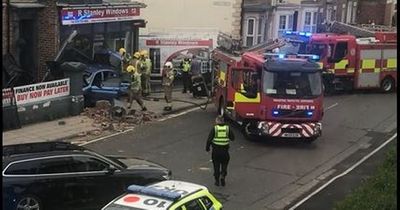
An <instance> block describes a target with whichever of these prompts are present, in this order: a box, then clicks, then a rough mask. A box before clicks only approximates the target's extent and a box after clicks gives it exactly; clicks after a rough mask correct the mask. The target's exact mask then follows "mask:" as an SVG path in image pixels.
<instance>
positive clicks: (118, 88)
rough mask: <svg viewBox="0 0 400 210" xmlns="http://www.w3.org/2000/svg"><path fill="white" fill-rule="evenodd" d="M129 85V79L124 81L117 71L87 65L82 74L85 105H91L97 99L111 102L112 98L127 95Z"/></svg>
mask: <svg viewBox="0 0 400 210" xmlns="http://www.w3.org/2000/svg"><path fill="white" fill-rule="evenodd" d="M129 85H130V83H129V81H124V80H123V79H122V76H121V75H120V73H119V72H116V71H114V70H111V69H97V68H93V67H92V66H89V67H88V68H87V69H86V71H85V72H84V74H83V96H84V98H85V106H93V105H95V103H96V101H99V100H107V101H110V103H111V104H113V102H114V99H121V98H122V97H124V96H127V94H128V89H129Z"/></svg>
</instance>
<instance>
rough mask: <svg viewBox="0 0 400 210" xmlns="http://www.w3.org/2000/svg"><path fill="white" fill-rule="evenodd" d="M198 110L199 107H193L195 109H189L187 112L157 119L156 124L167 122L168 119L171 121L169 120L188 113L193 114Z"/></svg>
mask: <svg viewBox="0 0 400 210" xmlns="http://www.w3.org/2000/svg"><path fill="white" fill-rule="evenodd" d="M198 109H200V107H195V108H192V109H189V110H187V111H184V112H180V113H178V114H171V115H169V116H168V117H165V118H161V119H159V120H158V122H162V121H165V120H168V119H171V118H175V117H179V116H181V115H184V114H187V113H189V112H193V111H195V110H198Z"/></svg>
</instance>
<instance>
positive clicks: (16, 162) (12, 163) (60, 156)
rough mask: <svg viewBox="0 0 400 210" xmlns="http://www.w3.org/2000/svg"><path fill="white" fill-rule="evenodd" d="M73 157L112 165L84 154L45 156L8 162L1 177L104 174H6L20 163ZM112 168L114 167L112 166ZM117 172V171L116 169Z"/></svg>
mask: <svg viewBox="0 0 400 210" xmlns="http://www.w3.org/2000/svg"><path fill="white" fill-rule="evenodd" d="M74 156H87V157H91V158H94V159H97V160H99V161H101V162H104V163H106V164H108V165H113V164H111V163H109V162H107V161H104V160H102V159H100V158H98V157H96V156H92V155H86V154H79V155H77V154H74V155H53V156H46V157H39V158H29V159H26V160H18V161H13V162H10V163H9V164H8V165H7V166H6V167H5V168H4V170H3V171H2V175H3V177H15V178H17V177H43V176H65V175H74V174H75V175H76V174H96V173H99V172H106V171H88V172H67V173H53V174H7V173H6V172H7V170H8V169H9V168H10V167H11V166H12V165H14V164H18V163H22V162H29V161H38V160H44V159H52V158H65V157H71V158H73V157H74ZM113 166H114V165H113ZM117 170H118V169H117Z"/></svg>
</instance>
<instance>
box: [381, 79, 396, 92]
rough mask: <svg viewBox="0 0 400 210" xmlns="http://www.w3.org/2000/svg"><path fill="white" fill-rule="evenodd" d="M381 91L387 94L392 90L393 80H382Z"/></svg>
mask: <svg viewBox="0 0 400 210" xmlns="http://www.w3.org/2000/svg"><path fill="white" fill-rule="evenodd" d="M381 89H382V91H383V92H385V93H388V92H391V91H393V89H394V80H393V79H392V78H390V77H386V78H385V79H383V80H382V83H381Z"/></svg>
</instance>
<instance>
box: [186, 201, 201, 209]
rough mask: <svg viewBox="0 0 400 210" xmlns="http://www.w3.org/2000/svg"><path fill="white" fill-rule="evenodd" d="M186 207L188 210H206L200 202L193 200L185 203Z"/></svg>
mask: <svg viewBox="0 0 400 210" xmlns="http://www.w3.org/2000/svg"><path fill="white" fill-rule="evenodd" d="M185 207H186V209H187V210H204V208H203V207H202V206H201V203H200V202H199V200H192V201H189V202H187V203H185Z"/></svg>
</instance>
